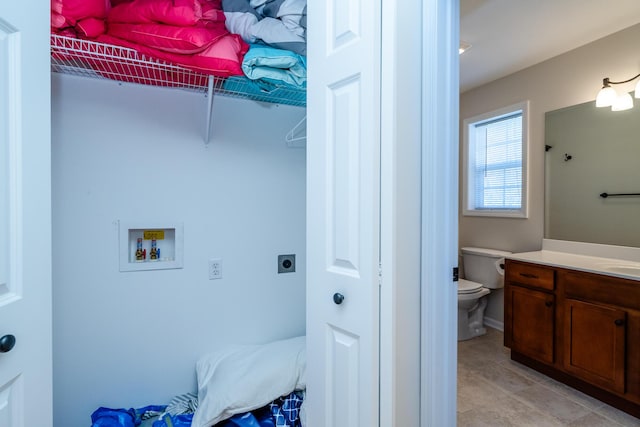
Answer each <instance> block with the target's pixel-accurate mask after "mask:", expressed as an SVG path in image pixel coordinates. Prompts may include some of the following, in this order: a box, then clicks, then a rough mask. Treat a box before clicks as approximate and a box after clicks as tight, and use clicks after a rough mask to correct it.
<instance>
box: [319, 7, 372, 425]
mask: <svg viewBox="0 0 640 427" xmlns="http://www.w3.org/2000/svg"><path fill="white" fill-rule="evenodd" d="M380 8H381V5H380V1H379V0H374V1H367V2H363V1H361V0H328V1H325V0H311V1H309V4H308V9H309V12H308V19H309V38H308V42H309V49H308V52H309V57H308V60H309V86H308V95H307V97H308V98H307V110H308V113H307V117H308V119H307V120H308V122H307V257H308V268H307V354H308V364H309V367H310V369H309V371H308V386H307V393H308V396H309V399H308V400H307V402H308V412H307V413H308V416H307V418H308V422H309V426H311V427H319V426H325V427H358V426H362V427H372V426H376V425H378V423H379V421H378V405H379V403H378V400H379V386H378V378H379V305H380V302H379V278H378V271H379V259H380V257H379V235H380V182H379V181H380V19H381V13H380Z"/></svg>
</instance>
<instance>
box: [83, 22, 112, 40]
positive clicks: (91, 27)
mask: <svg viewBox="0 0 640 427" xmlns="http://www.w3.org/2000/svg"><path fill="white" fill-rule="evenodd" d="M76 30H77V31H78V34H79V35H80V36H81V37H83V38H85V37H88V38H91V39H93V38H96V37H98V36H99V35H100V34H104V33H105V31H106V26H105V23H104V20H102V19H98V18H86V19H83V20H81V21H78V23H77V24H76Z"/></svg>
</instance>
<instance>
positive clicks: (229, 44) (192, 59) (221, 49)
mask: <svg viewBox="0 0 640 427" xmlns="http://www.w3.org/2000/svg"><path fill="white" fill-rule="evenodd" d="M98 41H99V42H102V43H107V44H111V45H117V46H124V47H128V48H131V49H135V50H137V51H138V52H140V53H142V54H144V55H148V56H150V57H153V58H156V59H161V60H164V61H167V62H170V63H173V64H176V65H180V66H183V67H185V68H188V69H190V70H194V71H197V72H200V73H203V74H212V75H214V76H219V77H228V76H233V75H242V74H243V73H242V59H243V58H244V54H245V53H246V52H247V50H249V45H247V44H246V43H245V42H244V41H243V40H242V38H241V37H240V36H238V35H237V34H227V35H225V36H223V37H221V38H220V39H218V40H217V41H216V42H215V43H213V44H212V45H211V46H209V47H208V48H207V49H205V50H204V51H202V52H200V53H198V54H196V55H178V54H175V53H170V52H164V51H161V50H157V49H152V48H150V47H147V46H143V45H137V44H135V43H131V42H128V41H126V40H122V39H118V38H115V37H112V36H110V35H108V34H103V35H101V36H100V37H98ZM95 66H96V67H100V66H104V65H100V64H97V65H95ZM116 66H118V65H117V64H116ZM111 67H112V68H113V65H111ZM96 69H99V68H96ZM146 72H147V71H143V73H146ZM134 79H135V75H134V76H132V77H130V78H124V77H123V78H121V80H126V81H135V80H134Z"/></svg>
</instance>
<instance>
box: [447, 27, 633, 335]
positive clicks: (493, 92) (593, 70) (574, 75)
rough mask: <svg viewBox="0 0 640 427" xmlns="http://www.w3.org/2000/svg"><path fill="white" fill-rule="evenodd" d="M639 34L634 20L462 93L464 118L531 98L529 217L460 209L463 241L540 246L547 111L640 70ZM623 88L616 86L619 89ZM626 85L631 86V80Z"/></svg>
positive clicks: (499, 316)
mask: <svg viewBox="0 0 640 427" xmlns="http://www.w3.org/2000/svg"><path fill="white" fill-rule="evenodd" d="M638 40H640V25H635V26H633V27H630V28H628V29H626V30H623V31H621V32H619V33H616V34H613V35H611V36H609V37H606V38H603V39H600V40H597V41H595V42H593V43H590V44H588V45H585V46H583V47H580V48H578V49H575V50H573V51H570V52H568V53H566V54H563V55H560V56H557V57H555V58H552V59H550V60H548V61H545V62H543V63H540V64H538V65H535V66H533V67H530V68H527V69H525V70H523V71H520V72H518V73H514V74H512V75H510V76H507V77H505V78H502V79H499V80H496V81H495V82H492V83H489V84H486V85H484V86H481V87H479V88H476V89H473V90H470V91H467V92H465V93H463V94H462V95H461V98H460V122H461V123H462V121H463V120H464V119H466V118H469V117H473V116H475V115H478V114H481V113H485V112H488V111H492V110H495V109H497V108H500V107H504V106H508V105H511V104H515V103H517V102H520V101H523V100H527V99H528V100H530V133H529V144H530V145H529V218H527V219H501V218H484V217H465V216H462V215H461V216H460V239H459V244H460V246H461V247H462V246H479V247H488V248H495V249H502V250H507V251H512V252H523V251H530V250H537V249H540V248H541V246H542V238H543V232H544V114H545V112H547V111H552V110H556V109H558V108H562V107H566V106H569V105H574V104H580V103H583V102H586V101H591V100H595V97H596V94H597V92H598V90H599V89H600V87H601V86H602V79H603V78H605V77H610V78H611V80H613V81H618V80H625V79H627V78H629V77H632V76H634V75H636V74H638V72H640V59H639V58H638V43H637V42H638ZM622 89H623V88H619V87H616V90H622ZM624 89H626V90H629V91H630V90H633V85H632V84H631V85H629V86H628V87H624ZM636 104H637V102H636ZM636 108H638V106H637V105H636ZM461 135H462V132H461ZM486 316H487V317H488V318H490V319H494V320H496V321H498V322H502V320H503V311H502V292H501V291H499V292H494V294H493V297H492V298H491V299H490V302H489V307H488V308H487V312H486Z"/></svg>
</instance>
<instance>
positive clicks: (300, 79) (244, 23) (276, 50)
mask: <svg viewBox="0 0 640 427" xmlns="http://www.w3.org/2000/svg"><path fill="white" fill-rule="evenodd" d="M222 8H223V10H224V14H225V17H226V21H225V25H226V27H227V29H228V30H229V31H230V32H231V33H234V34H238V35H240V36H242V39H243V40H244V41H245V42H247V43H250V44H251V48H250V49H249V52H248V53H247V55H245V57H244V60H243V62H242V71H243V72H244V74H245V75H246V76H247V77H248V78H249V79H251V80H254V81H257V82H259V86H258V90H262V91H267V92H268V91H269V90H271V89H272V88H273V87H278V86H290V87H295V88H299V89H304V88H306V84H307V61H306V54H307V41H306V36H307V28H306V27H307V2H306V0H277V1H276V0H222Z"/></svg>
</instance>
